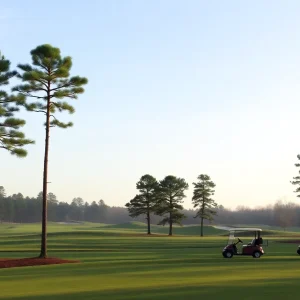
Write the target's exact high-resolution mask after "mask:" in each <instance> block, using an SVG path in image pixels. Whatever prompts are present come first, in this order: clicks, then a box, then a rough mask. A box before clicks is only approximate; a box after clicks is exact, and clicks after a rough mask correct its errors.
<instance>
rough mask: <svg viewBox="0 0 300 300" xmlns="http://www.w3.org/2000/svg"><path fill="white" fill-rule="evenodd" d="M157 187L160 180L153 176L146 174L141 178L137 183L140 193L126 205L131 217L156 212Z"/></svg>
mask: <svg viewBox="0 0 300 300" xmlns="http://www.w3.org/2000/svg"><path fill="white" fill-rule="evenodd" d="M157 187H158V182H157V180H156V179H155V178H154V177H153V176H151V175H148V174H146V175H144V176H142V177H141V178H140V180H139V181H138V182H137V184H136V188H137V190H139V192H140V193H139V194H138V195H136V196H135V197H134V198H133V199H132V200H130V201H129V202H128V203H126V205H125V206H126V207H127V208H128V211H129V215H130V216H131V217H137V216H139V215H143V214H147V213H151V212H154V210H155V205H156V190H157Z"/></svg>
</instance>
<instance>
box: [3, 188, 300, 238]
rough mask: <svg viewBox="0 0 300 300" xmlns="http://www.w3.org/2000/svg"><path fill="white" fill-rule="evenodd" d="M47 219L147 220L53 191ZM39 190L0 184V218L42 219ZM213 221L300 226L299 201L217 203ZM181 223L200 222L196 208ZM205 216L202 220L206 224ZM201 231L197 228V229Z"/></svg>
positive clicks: (156, 218) (100, 202) (121, 209)
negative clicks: (27, 192)
mask: <svg viewBox="0 0 300 300" xmlns="http://www.w3.org/2000/svg"><path fill="white" fill-rule="evenodd" d="M47 200H48V204H49V205H48V219H49V221H51V222H70V223H72V222H77V223H80V222H94V223H107V224H122V223H128V222H130V221H132V220H135V221H139V222H146V223H147V220H146V216H145V215H139V216H137V217H134V218H132V217H130V216H129V215H128V209H127V208H126V207H117V206H109V205H107V204H106V203H105V202H104V200H98V201H93V202H92V203H87V202H85V201H84V200H83V199H82V198H81V197H74V198H73V199H72V200H71V201H70V203H68V202H64V201H58V199H57V197H56V196H55V194H53V193H48V197H47ZM41 210H42V192H40V193H39V194H38V195H37V197H25V196H23V194H22V193H16V194H12V195H6V193H5V189H4V187H2V186H0V222H13V223H40V222H41V220H42V214H41ZM215 211H216V214H215V215H214V220H213V221H212V224H222V225H236V226H239V225H241V224H245V225H252V226H256V225H260V224H264V225H269V226H277V227H280V228H282V229H283V230H285V229H286V228H287V227H296V226H297V227H300V205H298V204H295V203H284V202H283V201H277V202H275V204H274V205H269V206H265V207H258V208H248V207H245V206H240V207H237V208H236V209H235V210H231V209H228V208H225V207H224V206H222V205H218V206H216V208H215ZM181 212H182V214H183V215H185V218H184V219H182V221H181V222H182V224H183V225H196V224H199V219H198V218H194V217H195V216H196V214H197V210H196V209H183V210H182V211H181ZM150 220H151V224H158V223H159V222H160V221H161V216H158V215H155V214H153V213H151V214H150ZM209 223H210V221H209V220H205V219H204V224H209ZM199 233H200V232H199Z"/></svg>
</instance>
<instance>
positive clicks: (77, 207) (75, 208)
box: [69, 197, 85, 221]
mask: <svg viewBox="0 0 300 300" xmlns="http://www.w3.org/2000/svg"><path fill="white" fill-rule="evenodd" d="M69 216H70V217H71V218H72V219H73V220H76V221H84V219H85V218H84V201H83V199H82V198H81V197H77V198H74V199H73V200H72V203H71V211H70V214H69Z"/></svg>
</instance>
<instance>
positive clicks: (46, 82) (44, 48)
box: [14, 44, 87, 258]
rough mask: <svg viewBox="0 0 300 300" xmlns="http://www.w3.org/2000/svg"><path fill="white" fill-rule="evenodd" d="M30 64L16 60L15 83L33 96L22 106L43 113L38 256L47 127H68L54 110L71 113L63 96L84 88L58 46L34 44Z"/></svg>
mask: <svg viewBox="0 0 300 300" xmlns="http://www.w3.org/2000/svg"><path fill="white" fill-rule="evenodd" d="M30 53H31V57H32V64H31V65H30V64H20V65H18V67H19V68H20V70H21V71H22V74H21V75H19V78H20V79H22V81H23V82H24V84H22V85H19V86H16V87H15V88H14V90H15V91H18V92H19V93H21V94H22V95H23V96H25V97H26V98H27V99H29V98H31V99H35V101H34V102H30V103H27V105H26V108H27V110H29V111H32V112H40V113H43V114H44V115H45V127H46V130H45V133H46V135H45V152H44V173H43V212H42V241H41V253H40V257H42V258H46V257H47V182H48V153H49V132H50V128H51V127H60V128H68V127H70V126H72V125H73V124H72V123H71V122H69V123H63V122H61V121H59V120H58V119H57V117H56V116H55V113H56V112H57V111H58V112H63V111H67V112H69V113H71V114H72V113H74V108H73V106H71V105H70V104H69V103H68V102H65V101H62V99H64V98H71V99H77V95H78V94H82V93H83V92H84V89H83V87H82V86H83V85H85V84H86V83H87V79H86V78H83V77H79V76H75V77H70V70H71V67H72V59H71V57H69V56H67V57H61V54H60V49H58V48H55V47H52V46H51V45H49V44H45V45H41V46H38V47H36V48H35V49H34V50H32V51H31V52H30Z"/></svg>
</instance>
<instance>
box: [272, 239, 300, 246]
mask: <svg viewBox="0 0 300 300" xmlns="http://www.w3.org/2000/svg"><path fill="white" fill-rule="evenodd" d="M277 242H278V243H284V244H298V245H300V240H281V241H277Z"/></svg>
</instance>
